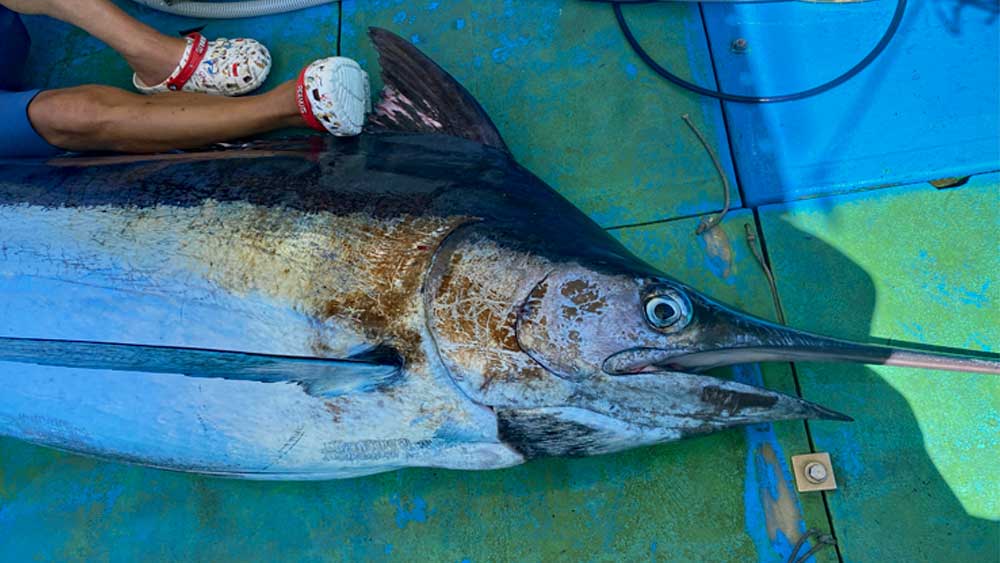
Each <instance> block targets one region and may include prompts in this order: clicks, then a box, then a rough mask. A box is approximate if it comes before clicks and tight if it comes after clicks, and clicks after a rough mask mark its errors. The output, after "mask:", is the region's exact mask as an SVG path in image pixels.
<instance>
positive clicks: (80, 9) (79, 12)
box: [0, 0, 187, 84]
mask: <svg viewBox="0 0 1000 563" xmlns="http://www.w3.org/2000/svg"><path fill="white" fill-rule="evenodd" d="M0 4H2V5H4V6H6V7H8V8H10V9H11V10H14V11H15V12H20V13H22V14H37V15H45V16H49V17H52V18H56V19H58V20H61V21H64V22H66V23H69V24H72V25H74V26H76V27H79V28H80V29H83V30H84V31H86V32H87V33H89V34H91V35H93V36H94V37H96V38H98V39H100V40H101V41H103V42H105V43H107V44H108V46H109V47H111V48H112V49H114V50H115V51H117V52H118V53H119V54H120V55H121V56H122V57H123V58H124V59H125V60H126V61H127V62H128V64H129V66H131V67H132V69H133V70H135V72H136V75H138V77H139V78H140V79H141V80H143V81H144V82H146V83H147V84H157V83H159V82H161V81H163V80H164V79H166V77H167V76H169V75H170V73H171V72H172V71H173V70H174V68H175V67H176V66H177V61H179V60H180V58H181V56H182V55H183V53H184V50H185V48H186V47H187V42H186V41H185V40H184V39H183V38H181V37H171V36H168V35H164V34H162V33H160V32H158V31H156V30H155V29H153V28H151V27H149V26H148V25H146V24H144V23H142V22H140V21H138V20H136V19H135V18H133V17H131V16H129V15H128V14H126V13H125V12H124V11H122V10H121V9H120V8H119V7H118V6H116V5H114V4H113V3H112V2H110V1H109V0H0Z"/></svg>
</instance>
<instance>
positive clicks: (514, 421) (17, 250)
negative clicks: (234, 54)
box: [0, 29, 1000, 479]
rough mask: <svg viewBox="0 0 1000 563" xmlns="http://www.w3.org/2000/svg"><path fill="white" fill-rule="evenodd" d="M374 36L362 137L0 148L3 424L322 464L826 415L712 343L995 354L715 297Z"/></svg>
mask: <svg viewBox="0 0 1000 563" xmlns="http://www.w3.org/2000/svg"><path fill="white" fill-rule="evenodd" d="M371 38H372V40H373V42H374V44H375V46H376V48H377V49H378V51H379V55H380V60H381V67H382V73H383V81H384V84H385V88H384V90H383V92H382V97H381V101H380V103H379V104H378V106H377V107H378V109H377V111H376V113H375V114H374V116H373V117H372V120H371V127H370V131H369V132H367V133H366V134H364V135H362V136H361V137H360V138H358V139H354V140H347V141H344V140H334V139H325V140H318V139H299V140H284V141H260V142H254V143H250V144H248V145H246V146H241V147H238V148H235V149H233V148H230V149H226V150H215V151H212V150H210V151H204V152H192V153H184V154H167V155H151V156H143V157H132V156H77V157H67V158H62V159H57V160H54V161H47V162H40V161H23V162H10V163H6V164H4V166H3V173H2V175H0V434H3V435H6V436H11V437H14V438H18V439H22V440H26V441H29V442H33V443H36V444H41V445H44V446H49V447H53V448H58V449H62V450H68V451H72V452H77V453H81V454H85V455H91V456H97V457H100V458H105V459H112V460H119V461H124V462H130V463H136V464H142V465H146V466H152V467H158V468H164V469H170V470H177V471H189V472H196V473H203V474H212V475H221V476H230V477H239V478H250V479H333V478H344V477H352V476H358V475H365V474H372V473H377V472H381V471H388V470H394V469H398V468H403V467H415V466H422V467H443V468H453V469H493V468H502V467H508V466H513V465H516V464H520V463H523V462H525V461H526V460H528V459H531V458H536V457H540V456H586V455H595V454H606V453H611V452H616V451H620V450H625V449H628V448H634V447H637V446H643V445H650V444H658V443H663V442H668V441H672V440H678V439H681V438H686V437H689V436H696V435H701V434H705V433H708V432H714V431H717V430H721V429H725V428H729V427H732V426H735V425H742V424H752V423H759V422H765V421H779V420H790V419H804V418H816V419H829V420H848V418H847V417H846V416H844V415H841V414H839V413H836V412H833V411H830V410H828V409H825V408H823V407H821V406H818V405H816V404H813V403H810V402H807V401H804V400H802V399H799V398H797V397H793V396H788V395H783V394H780V393H776V392H773V391H770V390H767V389H762V388H759V387H755V386H751V385H745V384H741V383H736V382H733V381H728V380H723V379H718V378H715V377H709V376H706V375H701V374H700V372H702V371H704V370H706V369H709V368H713V367H717V366H727V365H731V364H735V363H745V362H757V361H765V360H767V361H788V360H819V361H842V360H848V361H858V362H866V363H873V364H887V365H903V366H920V367H930V368H938V369H949V370H962V371H978V372H987V373H998V372H1000V362H998V361H997V360H996V359H995V358H992V357H989V358H982V357H980V358H977V357H971V356H969V355H968V354H967V355H965V356H960V355H947V354H940V353H929V352H925V351H918V350H906V349H900V348H888V347H880V346H872V345H863V344H857V343H852V342H846V341H841V340H835V339H831V338H825V337H821V336H817V335H813V334H808V333H805V332H800V331H797V330H793V329H791V328H787V327H784V326H780V325H777V324H773V323H770V322H767V321H765V320H762V319H759V318H755V317H752V316H750V315H747V314H744V313H741V312H739V311H736V310H734V309H732V308H729V307H727V306H725V305H723V304H721V303H718V302H716V301H713V300H712V299H710V298H709V297H707V296H705V295H702V294H701V293H699V292H697V291H695V290H694V289H692V288H691V287H689V286H687V285H684V284H683V283H681V282H679V281H677V280H675V279H673V278H671V277H669V276H667V275H665V274H664V273H662V272H660V271H657V270H656V269H655V268H653V267H651V266H650V265H648V264H646V263H644V262H643V261H641V260H640V259H638V258H636V257H635V256H633V255H632V254H631V253H629V252H628V251H627V250H626V249H625V248H624V247H623V246H622V245H621V244H619V243H618V242H616V241H615V240H614V239H613V238H612V237H611V236H609V235H608V234H607V233H606V232H605V231H604V230H603V229H602V228H600V227H599V226H598V225H597V224H596V223H594V222H593V221H591V220H590V219H589V218H588V217H586V216H585V215H584V214H583V213H581V212H580V211H579V210H577V209H576V208H575V207H573V205H571V204H570V203H569V202H568V201H566V200H565V199H563V198H562V197H561V196H559V195H558V194H557V193H556V192H555V191H554V190H552V189H551V188H550V187H548V186H546V185H545V184H544V183H543V182H542V181H541V180H539V179H538V178H537V177H535V176H534V175H532V174H531V173H530V172H528V171H527V170H525V169H524V168H522V167H521V166H519V165H518V164H517V162H515V160H514V158H513V157H512V156H511V154H510V153H509V151H508V150H507V148H506V146H505V144H504V141H503V139H502V138H501V136H500V134H499V133H498V132H497V129H496V127H495V126H494V125H493V123H492V122H491V121H490V119H489V117H488V116H487V115H486V113H485V112H484V110H483V109H482V108H481V106H480V105H479V104H478V103H477V102H476V101H475V100H474V99H473V98H472V96H471V95H469V93H468V92H467V91H466V90H465V89H463V88H462V87H461V86H460V85H459V84H458V83H457V82H456V81H455V80H454V79H453V78H452V77H451V76H450V75H448V74H447V73H446V72H445V71H444V70H442V69H441V68H440V67H439V66H437V65H436V64H435V63H434V62H432V61H431V60H429V59H428V58H427V57H426V56H424V55H423V54H422V53H420V52H419V51H418V50H417V49H416V48H415V47H413V46H412V45H411V44H409V43H408V42H406V41H404V40H402V39H400V38H399V37H397V36H395V35H393V34H392V33H389V32H388V31H385V30H380V29H373V30H372V31H371Z"/></svg>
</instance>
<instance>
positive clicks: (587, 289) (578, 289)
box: [560, 280, 607, 319]
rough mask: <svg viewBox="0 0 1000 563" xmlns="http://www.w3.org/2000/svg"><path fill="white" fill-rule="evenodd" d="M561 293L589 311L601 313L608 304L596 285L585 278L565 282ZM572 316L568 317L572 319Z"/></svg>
mask: <svg viewBox="0 0 1000 563" xmlns="http://www.w3.org/2000/svg"><path fill="white" fill-rule="evenodd" d="M560 293H562V294H563V296H564V297H566V298H568V299H569V300H570V301H572V302H573V303H574V304H576V305H577V306H578V307H579V308H580V309H582V310H584V311H586V312H588V313H598V314H599V313H600V312H601V311H603V310H604V308H605V307H606V306H607V303H606V302H605V301H604V299H602V298H601V294H600V292H599V291H598V288H597V286H596V285H594V284H592V283H590V282H587V281H584V280H572V281H569V282H566V283H565V284H563V287H562V289H561V290H560ZM570 318H571V317H567V319H570Z"/></svg>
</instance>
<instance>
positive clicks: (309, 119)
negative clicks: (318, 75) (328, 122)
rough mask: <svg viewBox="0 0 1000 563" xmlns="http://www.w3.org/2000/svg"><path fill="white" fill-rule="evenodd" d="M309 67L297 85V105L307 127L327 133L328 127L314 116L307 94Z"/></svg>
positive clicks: (300, 75) (300, 74)
mask: <svg viewBox="0 0 1000 563" xmlns="http://www.w3.org/2000/svg"><path fill="white" fill-rule="evenodd" d="M308 68H309V67H308V66H306V67H304V68H303V69H302V72H300V73H299V79H298V81H297V83H296V85H295V103H296V104H298V106H299V113H300V114H301V115H302V119H303V120H304V121H305V122H306V125H308V126H309V127H311V128H313V129H315V130H317V131H322V132H324V133H326V132H327V130H326V127H324V126H323V124H322V123H320V122H319V120H318V119H316V116H315V115H313V110H312V102H310V101H309V93H308V92H306V70H307V69H308Z"/></svg>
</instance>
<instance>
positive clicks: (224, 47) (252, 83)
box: [132, 33, 271, 96]
mask: <svg viewBox="0 0 1000 563" xmlns="http://www.w3.org/2000/svg"><path fill="white" fill-rule="evenodd" d="M167 39H169V40H171V41H172V40H173V38H167ZM178 51H179V52H180V53H179V55H178V54H177V53H178ZM162 52H163V53H164V55H163V56H162V57H160V59H159V60H158V61H150V63H149V65H148V68H134V69H133V70H135V71H136V72H135V74H134V75H133V77H132V83H133V84H134V85H135V88H136V89H137V90H139V91H140V92H142V93H144V94H155V93H159V92H168V91H184V92H202V93H205V94H218V95H222V96H240V95H243V94H247V93H249V92H252V91H254V90H256V89H257V88H260V87H261V85H263V84H264V81H265V80H267V75H268V73H270V71H271V54H270V53H269V52H268V50H267V48H266V47H264V46H263V45H261V44H260V43H259V42H257V41H255V40H253V39H242V38H240V39H225V38H219V39H215V40H214V41H209V40H208V39H206V38H205V37H203V36H202V35H201V34H199V33H192V34H191V35H189V36H188V37H187V39H186V40H180V45H177V44H176V43H168V44H166V45H165V46H164V49H163V50H162ZM171 59H172V60H173V63H172V66H169V68H170V70H165V69H166V68H167V66H168V65H171V63H169V62H165V61H170V60H171ZM178 61H180V62H178ZM140 66H145V65H138V64H137V65H136V67H140ZM150 84H152V86H150Z"/></svg>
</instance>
